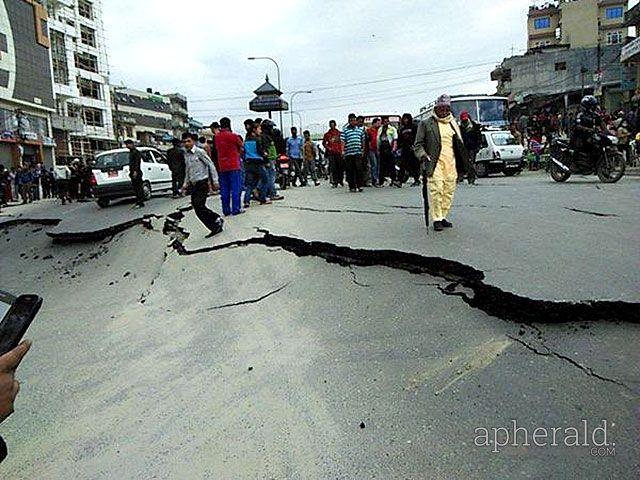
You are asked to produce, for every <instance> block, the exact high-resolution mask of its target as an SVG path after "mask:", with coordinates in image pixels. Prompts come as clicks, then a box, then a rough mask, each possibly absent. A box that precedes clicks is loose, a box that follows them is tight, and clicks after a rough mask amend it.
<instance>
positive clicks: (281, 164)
mask: <svg viewBox="0 0 640 480" xmlns="http://www.w3.org/2000/svg"><path fill="white" fill-rule="evenodd" d="M290 165H291V164H290V162H289V157H287V156H286V155H285V154H281V155H278V158H277V159H276V182H277V183H278V185H280V188H281V189H282V190H286V189H287V187H288V186H289V185H290V184H291V183H290V182H291V180H290V174H291V170H292V169H291V166H290Z"/></svg>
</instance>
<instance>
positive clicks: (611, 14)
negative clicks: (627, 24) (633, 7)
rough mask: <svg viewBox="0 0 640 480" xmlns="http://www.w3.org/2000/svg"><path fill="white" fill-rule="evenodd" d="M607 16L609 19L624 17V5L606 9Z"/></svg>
mask: <svg viewBox="0 0 640 480" xmlns="http://www.w3.org/2000/svg"><path fill="white" fill-rule="evenodd" d="M605 16H606V17H607V19H608V20H613V19H616V18H622V17H623V16H624V8H623V7H610V8H607V9H606V10H605Z"/></svg>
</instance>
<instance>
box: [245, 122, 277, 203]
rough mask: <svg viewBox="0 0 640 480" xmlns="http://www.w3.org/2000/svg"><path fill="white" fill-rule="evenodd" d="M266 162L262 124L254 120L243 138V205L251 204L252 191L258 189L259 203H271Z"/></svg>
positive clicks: (265, 146)
mask: <svg viewBox="0 0 640 480" xmlns="http://www.w3.org/2000/svg"><path fill="white" fill-rule="evenodd" d="M267 162H268V154H267V145H265V144H264V139H263V137H262V126H261V125H260V124H259V123H257V122H254V123H253V125H251V127H250V130H249V131H248V132H247V136H246V138H245V140H244V184H245V191H244V207H245V208H249V207H250V206H251V198H252V195H253V191H254V190H256V189H257V191H258V201H259V202H260V205H264V204H268V203H271V201H270V200H268V199H267V189H268V186H269V176H268V173H267V168H266V164H267Z"/></svg>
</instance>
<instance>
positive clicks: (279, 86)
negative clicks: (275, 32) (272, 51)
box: [247, 57, 282, 132]
mask: <svg viewBox="0 0 640 480" xmlns="http://www.w3.org/2000/svg"><path fill="white" fill-rule="evenodd" d="M247 60H269V61H271V62H273V64H274V65H275V66H276V72H277V73H278V90H280V91H281V92H282V84H281V83H280V65H278V62H276V61H275V60H274V59H273V58H271V57H247ZM278 113H279V115H280V131H281V132H282V110H280V112H278Z"/></svg>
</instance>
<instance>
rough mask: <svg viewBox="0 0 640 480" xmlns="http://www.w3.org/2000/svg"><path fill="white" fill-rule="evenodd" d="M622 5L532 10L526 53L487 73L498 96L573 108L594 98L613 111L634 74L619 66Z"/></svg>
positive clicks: (621, 1) (602, 0)
mask: <svg viewBox="0 0 640 480" xmlns="http://www.w3.org/2000/svg"><path fill="white" fill-rule="evenodd" d="M627 3H628V2H627V1H625V0H559V1H557V2H553V3H547V4H544V5H541V6H540V5H538V6H532V7H530V9H529V13H528V46H529V48H528V50H527V53H526V54H524V55H518V56H513V57H510V58H506V59H504V60H503V62H502V64H501V65H500V66H499V67H498V68H496V69H495V70H494V71H493V72H492V73H491V79H492V80H495V81H497V82H498V93H499V94H501V95H505V96H510V97H511V99H512V101H513V102H515V103H518V104H520V105H522V104H530V105H531V104H556V105H559V106H564V108H567V107H569V106H570V105H575V104H577V103H578V102H579V101H580V98H581V97H582V95H584V94H586V93H593V94H595V95H597V96H600V97H601V98H602V103H603V104H604V106H605V107H606V108H607V109H610V110H613V109H615V108H617V107H619V106H621V105H622V104H624V103H625V102H627V101H628V100H629V98H630V94H631V91H632V90H633V89H634V87H635V78H636V71H635V69H633V68H630V67H627V66H624V65H621V64H620V61H619V59H620V54H621V50H622V44H623V42H624V40H625V38H626V36H627V33H628V25H627V24H626V23H625V12H626V11H627Z"/></svg>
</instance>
